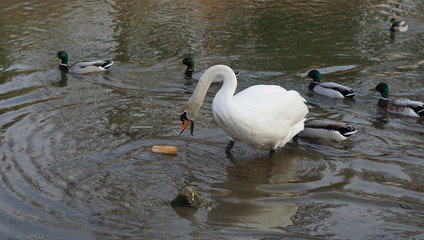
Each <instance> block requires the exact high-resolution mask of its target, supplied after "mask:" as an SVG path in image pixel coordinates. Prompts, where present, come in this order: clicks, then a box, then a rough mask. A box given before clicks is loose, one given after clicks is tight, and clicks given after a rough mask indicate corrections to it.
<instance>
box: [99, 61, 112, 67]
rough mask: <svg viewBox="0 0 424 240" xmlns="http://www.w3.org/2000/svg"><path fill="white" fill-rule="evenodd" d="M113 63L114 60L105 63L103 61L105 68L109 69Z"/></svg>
mask: <svg viewBox="0 0 424 240" xmlns="http://www.w3.org/2000/svg"><path fill="white" fill-rule="evenodd" d="M112 64H113V62H112V61H109V60H106V61H105V63H103V65H102V66H101V67H102V68H104V69H108V68H110V66H112Z"/></svg>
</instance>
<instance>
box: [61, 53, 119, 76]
mask: <svg viewBox="0 0 424 240" xmlns="http://www.w3.org/2000/svg"><path fill="white" fill-rule="evenodd" d="M55 59H56V60H58V59H61V60H62V62H61V63H60V65H59V69H60V70H62V71H64V72H69V73H78V74H85V73H91V72H100V71H105V70H106V69H108V68H109V67H110V66H112V64H113V62H112V61H109V60H96V61H81V62H76V63H74V64H72V65H71V66H68V53H67V52H65V51H59V52H58V53H57V57H56V58H55Z"/></svg>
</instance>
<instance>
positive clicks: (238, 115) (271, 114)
mask: <svg viewBox="0 0 424 240" xmlns="http://www.w3.org/2000/svg"><path fill="white" fill-rule="evenodd" d="M216 79H220V80H222V81H223V85H222V87H221V89H220V90H219V91H218V93H217V94H216V96H215V98H214V100H213V103H212V110H213V116H214V119H215V121H216V122H217V124H218V125H219V126H220V127H221V128H222V129H223V130H224V131H225V132H226V133H227V134H228V135H230V136H231V138H232V140H231V141H241V142H245V143H247V144H249V145H251V146H253V147H254V148H258V149H267V150H275V149H277V148H279V147H282V146H284V145H285V144H286V143H287V142H288V141H290V140H291V139H292V138H293V137H294V136H295V135H296V134H297V133H299V132H300V131H302V130H303V126H304V121H305V120H306V119H305V116H306V114H307V113H308V112H309V111H308V108H307V106H306V104H305V102H306V101H305V99H304V98H302V97H301V96H300V95H299V93H298V92H296V91H293V90H290V91H287V90H285V89H284V88H282V87H279V86H275V85H256V86H252V87H249V88H247V89H245V90H243V91H241V92H239V93H238V94H236V95H234V93H235V91H236V87H237V78H236V75H235V74H234V71H233V70H232V69H231V68H229V67H228V66H225V65H216V66H213V67H211V68H209V69H208V70H207V71H206V72H205V73H204V74H203V76H202V77H201V79H200V80H199V82H198V84H197V86H196V89H195V90H194V92H193V95H192V97H191V98H190V99H189V101H188V103H187V104H186V105H185V106H184V107H183V110H184V111H185V112H186V113H187V116H188V119H189V120H194V118H195V117H196V114H197V111H198V110H199V109H200V106H201V105H202V102H203V99H204V97H205V94H206V92H207V90H208V88H209V86H210V84H211V83H212V82H213V81H214V80H216Z"/></svg>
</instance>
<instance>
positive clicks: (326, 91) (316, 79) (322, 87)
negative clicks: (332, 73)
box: [308, 69, 356, 98]
mask: <svg viewBox="0 0 424 240" xmlns="http://www.w3.org/2000/svg"><path fill="white" fill-rule="evenodd" d="M308 76H309V77H310V78H312V82H311V83H310V84H309V86H308V88H309V89H310V90H311V91H313V92H316V93H318V94H321V95H324V96H327V97H331V98H353V96H355V94H356V93H354V92H353V91H352V88H349V87H346V86H343V85H341V84H338V83H334V82H325V83H321V73H320V72H319V71H318V70H315V69H314V70H311V71H309V73H308Z"/></svg>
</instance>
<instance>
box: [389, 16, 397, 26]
mask: <svg viewBox="0 0 424 240" xmlns="http://www.w3.org/2000/svg"><path fill="white" fill-rule="evenodd" d="M396 23H397V20H396V18H392V19H390V24H389V26H390V27H393V25H395V24H396Z"/></svg>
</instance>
